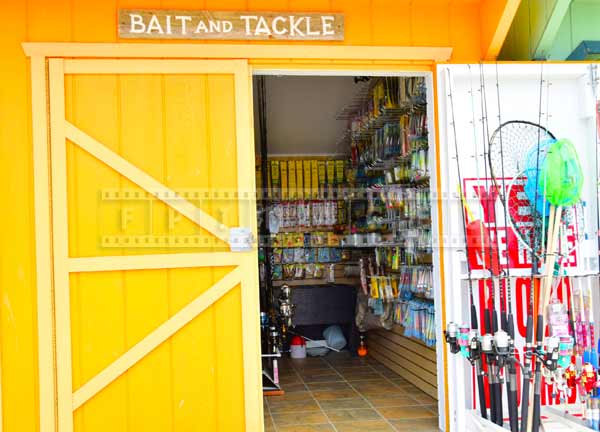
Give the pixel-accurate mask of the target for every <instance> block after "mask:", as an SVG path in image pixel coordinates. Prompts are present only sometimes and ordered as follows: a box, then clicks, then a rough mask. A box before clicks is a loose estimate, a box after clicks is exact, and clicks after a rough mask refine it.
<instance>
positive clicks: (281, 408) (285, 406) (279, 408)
mask: <svg viewBox="0 0 600 432" xmlns="http://www.w3.org/2000/svg"><path fill="white" fill-rule="evenodd" d="M269 409H270V410H271V415H273V414H275V413H281V412H295V411H321V408H319V405H317V403H316V402H315V401H314V399H311V400H296V401H287V402H278V403H276V404H271V405H269Z"/></svg>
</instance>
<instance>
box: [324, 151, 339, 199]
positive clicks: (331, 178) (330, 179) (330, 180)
mask: <svg viewBox="0 0 600 432" xmlns="http://www.w3.org/2000/svg"><path fill="white" fill-rule="evenodd" d="M326 164H327V181H326V184H325V192H326V195H325V196H326V197H327V198H332V197H333V194H334V192H336V193H337V190H335V185H336V184H337V182H336V179H335V161H333V160H329V161H327V162H326Z"/></svg>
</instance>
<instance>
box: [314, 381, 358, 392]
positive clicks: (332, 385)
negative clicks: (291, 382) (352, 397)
mask: <svg viewBox="0 0 600 432" xmlns="http://www.w3.org/2000/svg"><path fill="white" fill-rule="evenodd" d="M306 386H307V387H308V389H309V390H310V391H323V390H351V389H352V387H350V384H348V383H347V382H344V381H332V382H316V383H308V384H306Z"/></svg>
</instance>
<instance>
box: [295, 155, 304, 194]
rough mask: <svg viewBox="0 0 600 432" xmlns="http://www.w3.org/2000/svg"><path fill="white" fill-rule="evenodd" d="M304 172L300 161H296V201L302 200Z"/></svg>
mask: <svg viewBox="0 0 600 432" xmlns="http://www.w3.org/2000/svg"><path fill="white" fill-rule="evenodd" d="M303 180H304V171H303V169H302V161H301V160H297V161H296V190H297V193H298V199H304V181H303Z"/></svg>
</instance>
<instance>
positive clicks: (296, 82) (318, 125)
mask: <svg viewBox="0 0 600 432" xmlns="http://www.w3.org/2000/svg"><path fill="white" fill-rule="evenodd" d="M256 79H257V78H256V77H255V80H256ZM264 79H265V93H266V123H267V127H266V129H267V147H268V154H269V155H282V156H286V155H332V154H348V153H349V152H350V148H349V146H348V144H347V143H346V144H337V141H338V140H339V138H340V136H341V135H342V134H343V133H344V131H345V130H346V128H347V124H348V121H347V120H336V113H337V112H338V111H339V110H340V109H341V108H343V107H344V106H345V105H347V104H349V103H350V102H351V100H352V97H353V96H354V95H355V94H356V92H357V86H358V84H355V82H354V77H351V76H306V75H302V76H274V75H268V76H264ZM254 88H255V89H256V88H257V85H256V82H255V85H254ZM257 100H258V99H257V93H256V91H255V94H254V102H255V103H254V122H255V127H254V130H255V142H256V148H257V151H258V149H260V135H259V134H260V128H259V126H258V121H259V113H258V103H257Z"/></svg>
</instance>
